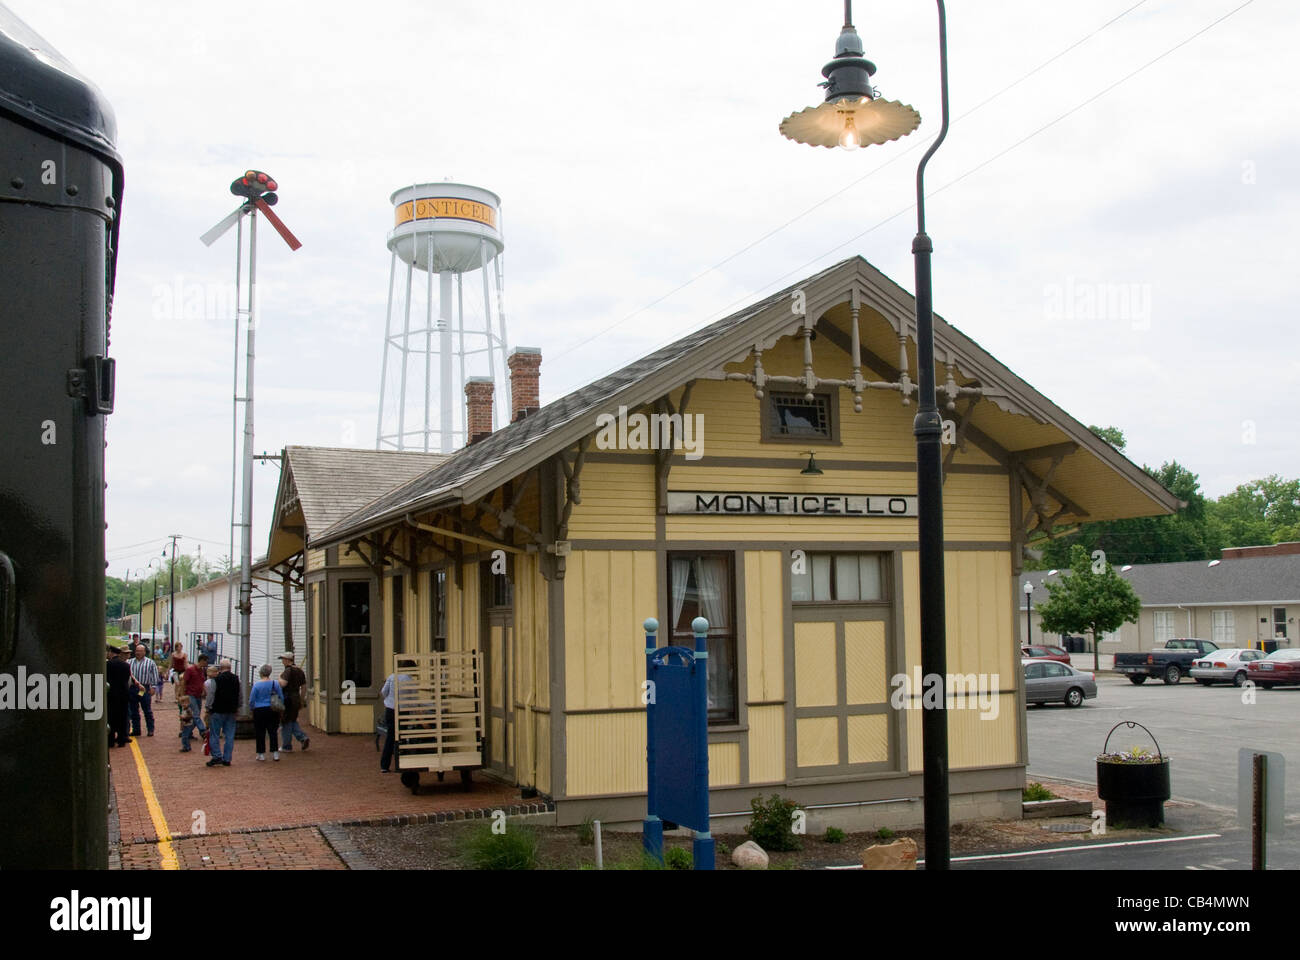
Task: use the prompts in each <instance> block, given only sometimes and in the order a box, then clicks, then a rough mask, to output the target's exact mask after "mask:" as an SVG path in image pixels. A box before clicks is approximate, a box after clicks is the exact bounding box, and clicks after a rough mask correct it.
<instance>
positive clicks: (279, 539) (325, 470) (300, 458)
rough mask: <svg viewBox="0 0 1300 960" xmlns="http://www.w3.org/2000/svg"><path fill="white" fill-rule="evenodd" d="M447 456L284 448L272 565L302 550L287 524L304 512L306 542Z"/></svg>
mask: <svg viewBox="0 0 1300 960" xmlns="http://www.w3.org/2000/svg"><path fill="white" fill-rule="evenodd" d="M448 456H449V455H448V454H445V453H421V452H416V451H412V450H357V449H351V448H347V447H300V446H291V447H285V448H284V460H283V462H282V467H283V470H282V471H281V474H280V488H279V490H278V491H277V493H276V498H275V515H274V516H273V517H272V520H271V541H270V547H269V549H268V551H267V560H268V562H269V564H270V565H271V566H274V565H275V564H277V563H280V562H282V561H283V560H284V559H286V558H287V557H289V556H292V555H293V554H294V553H296V552H297V551H298V550H300V549H302V544H301V543H300V544H294V543H293V542H291V541H292V540H293V539H294V538H292V537H286V536H285V528H284V522H285V521H286V520H287V519H288V518H289V517H292V516H293V515H294V513H295V511H297V510H301V512H302V517H303V525H304V527H305V529H304V531H303V536H302V541H303V542H304V543H305V542H310V538H311V537H312V536H314V535H315V534H317V533H319V532H321V531H323V530H326V529H327V528H329V527H330V526H332V525H334V524H336V523H338V522H339V521H340V520H343V519H344V518H346V517H348V516H350V515H351V514H353V513H355V512H356V511H357V510H359V509H361V508H362V507H364V506H365V505H366V504H367V503H369V502H370V501H372V500H374V499H375V498H376V497H377V496H380V495H381V494H383V493H384V492H385V491H387V490H391V489H392V488H393V487H395V486H398V485H400V484H403V483H406V482H407V481H409V480H412V479H414V478H416V477H419V476H422V475H424V474H426V473H428V471H429V470H431V469H432V468H434V467H436V466H437V465H438V464H440V463H442V462H443V461H445V460H447V459H448Z"/></svg>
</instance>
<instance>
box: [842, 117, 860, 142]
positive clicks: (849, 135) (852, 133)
mask: <svg viewBox="0 0 1300 960" xmlns="http://www.w3.org/2000/svg"><path fill="white" fill-rule="evenodd" d="M840 146H841V147H843V148H844V149H845V150H856V149H858V147H860V146H862V139H861V138H860V137H859V136H858V128H857V127H855V126H854V125H853V117H852V116H848V117H845V118H844V129H843V130H842V131H840Z"/></svg>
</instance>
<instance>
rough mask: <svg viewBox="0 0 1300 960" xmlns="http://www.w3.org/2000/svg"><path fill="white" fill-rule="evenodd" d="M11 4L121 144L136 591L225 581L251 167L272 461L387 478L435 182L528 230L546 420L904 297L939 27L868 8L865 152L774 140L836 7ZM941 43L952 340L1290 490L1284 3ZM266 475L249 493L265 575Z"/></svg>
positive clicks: (528, 327)
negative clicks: (447, 182) (368, 465)
mask: <svg viewBox="0 0 1300 960" xmlns="http://www.w3.org/2000/svg"><path fill="white" fill-rule="evenodd" d="M6 2H7V3H8V4H9V6H10V7H11V8H12V9H13V10H14V11H15V13H17V14H18V15H19V16H20V17H22V18H23V19H24V20H26V21H27V22H28V23H29V24H30V25H31V26H32V27H33V28H34V29H35V30H36V31H37V32H38V33H40V34H42V35H43V36H44V37H45V38H46V39H47V40H48V41H49V42H50V43H51V44H52V45H53V46H54V47H55V48H56V49H58V50H60V51H61V52H62V53H63V54H64V55H65V56H66V57H68V59H70V60H71V61H72V62H73V63H74V64H75V65H76V66H77V67H78V69H79V70H81V71H82V72H83V73H84V74H85V75H86V76H87V77H89V78H90V79H91V80H93V81H94V82H95V83H96V84H97V85H98V86H99V87H100V89H101V90H102V91H103V92H104V94H105V95H106V96H107V98H108V100H109V101H110V102H111V103H112V105H113V107H114V109H115V110H116V113H117V121H118V129H119V145H120V148H121V152H122V154H123V156H124V158H125V163H126V195H125V202H124V209H123V221H122V238H121V255H120V259H119V261H118V275H117V291H118V292H117V299H116V305H115V310H114V317H113V338H112V347H111V350H112V353H113V355H114V356H116V358H117V362H118V392H117V397H118V401H117V410H116V412H115V413H114V414H113V415H112V417H111V418H110V420H109V427H108V430H109V433H108V442H109V446H108V483H109V487H108V520H109V529H108V551H109V552H108V556H109V561H110V572H111V573H113V574H114V575H117V576H122V575H123V574H124V573H125V571H126V570H127V568H128V566H129V567H132V568H135V567H138V566H142V565H143V564H145V563H147V562H148V560H149V559H150V557H151V556H157V555H158V553H159V551H160V550H161V547H162V544H163V541H164V540H165V538H166V536H167V535H168V534H171V533H180V534H183V535H184V539H182V540H181V543H180V549H181V550H184V551H186V552H193V551H194V549H195V548H196V547H197V546H198V545H199V544H202V552H203V555H204V556H205V557H209V558H212V559H216V558H217V557H219V556H223V555H225V554H226V553H227V552H228V546H227V545H228V539H229V534H228V530H229V526H228V525H229V510H230V469H231V441H232V437H231V403H230V397H231V373H232V362H233V345H234V344H233V337H232V325H231V317H230V313H229V309H228V308H229V306H230V296H229V292H230V290H231V288H232V285H233V280H234V234H233V232H232V233H231V234H229V235H228V236H227V238H225V239H224V240H223V241H221V242H218V243H217V244H216V245H215V246H213V247H212V248H211V249H209V248H206V247H204V246H203V245H202V244H201V243H200V242H199V240H198V237H199V234H201V233H203V232H204V231H205V230H206V229H207V228H208V227H210V226H211V225H212V224H214V223H215V222H216V221H218V220H219V219H221V217H223V216H224V215H225V214H227V213H229V212H230V211H231V210H233V209H234V206H235V198H233V197H232V196H231V195H230V193H229V192H228V185H229V183H230V181H231V180H232V179H233V178H234V177H235V176H237V175H238V174H240V173H241V172H242V171H243V170H244V169H246V168H248V167H254V168H257V169H261V170H266V171H267V172H269V173H270V174H271V175H272V176H274V177H275V178H276V179H277V180H278V181H279V183H280V198H281V199H280V204H279V206H278V207H277V208H276V210H277V212H278V213H279V214H280V215H281V217H283V219H284V220H285V221H286V222H287V223H288V224H289V226H290V227H291V228H292V229H293V230H294V232H295V233H296V234H297V235H298V237H299V238H300V239H301V240H302V242H303V247H302V249H301V250H299V251H298V252H297V253H290V252H289V250H288V249H287V248H286V247H285V246H284V245H283V244H281V243H280V242H279V240H278V239H276V238H275V237H274V235H272V234H271V233H270V232H269V231H265V232H263V233H262V235H261V237H260V238H259V239H262V240H263V242H262V243H261V244H260V246H261V254H260V256H259V278H260V280H261V282H262V286H263V289H262V296H261V309H262V315H261V319H260V324H259V335H258V341H257V342H258V367H257V380H256V386H257V442H256V446H257V448H258V450H259V451H261V450H266V451H270V452H278V451H279V449H280V448H281V447H282V446H284V445H285V444H290V443H292V444H319V445H327V446H338V445H349V446H363V447H365V446H373V443H374V433H375V418H376V413H377V407H378V394H379V370H380V360H381V351H382V344H383V325H384V311H385V300H386V295H387V287H388V269H389V253H388V251H387V249H386V247H385V238H386V234H387V231H388V230H389V229H390V228H391V226H392V206H391V205H390V203H389V200H388V197H389V194H390V193H391V192H392V191H393V190H394V189H396V188H398V187H400V186H403V185H406V184H409V183H412V182H416V181H436V180H443V179H448V178H450V179H454V180H458V181H463V182H467V183H473V184H477V185H481V186H484V187H487V188H489V189H491V190H494V191H496V192H497V193H498V194H500V196H501V197H502V201H503V203H502V215H503V226H504V232H505V243H506V253H505V267H506V307H507V320H508V324H509V339H510V342H511V344H512V345H525V346H536V347H539V348H541V350H542V353H543V364H542V371H541V378H542V379H541V383H542V401H543V402H547V401H548V400H551V399H554V398H556V397H559V396H561V395H563V394H564V393H566V392H568V391H569V390H572V389H574V388H576V387H578V386H581V385H583V384H584V383H587V382H590V380H592V379H594V378H595V377H596V376H599V375H600V374H603V373H606V372H609V371H610V370H613V369H615V368H617V367H619V366H621V365H623V364H625V363H627V362H628V361H630V360H633V359H635V358H637V357H639V356H641V355H643V354H644V353H646V352H648V351H650V350H652V349H654V348H655V347H657V346H659V345H662V344H663V343H666V342H668V341H670V340H672V339H674V338H676V337H678V336H680V335H682V334H684V333H686V332H688V331H690V330H692V329H694V328H697V327H699V326H702V325H703V324H705V323H707V322H709V321H711V320H713V319H716V318H718V317H720V316H723V315H725V314H726V313H729V312H732V311H734V310H736V309H739V308H740V307H743V306H744V305H746V304H747V303H749V302H751V301H752V300H755V299H758V298H759V297H762V296H764V295H766V294H767V293H770V292H772V291H773V290H774V289H777V288H779V287H780V286H784V285H787V284H789V283H791V282H793V281H795V280H797V279H799V278H800V277H803V276H806V275H808V274H810V273H813V272H815V271H816V270H818V269H820V268H821V267H824V266H826V265H828V264H830V263H833V262H835V261H837V260H840V259H843V258H844V257H847V256H851V255H853V254H861V255H862V256H864V257H866V258H867V259H868V260H870V261H871V262H872V263H874V264H876V265H877V266H878V267H879V268H881V269H882V270H883V271H884V272H885V273H886V274H888V275H889V276H891V277H892V278H894V279H895V280H897V281H898V282H899V283H900V284H901V285H902V286H904V287H905V288H907V289H909V290H911V289H912V286H913V284H912V263H911V255H910V241H911V235H912V233H913V232H914V230H915V222H914V214H913V212H912V209H911V206H912V197H913V192H914V186H913V177H914V171H915V164H916V161H917V160H918V159H919V157H920V154H921V151H922V150H923V149H924V146H925V144H926V143H927V141H928V138H930V137H932V136H933V135H934V134H935V133H936V132H937V129H938V119H939V110H938V103H939V95H938V62H937V39H936V34H937V29H936V17H935V10H934V5H933V4H930V3H928V2H925V0H893V2H875V3H867V2H863V0H859V2H858V3H857V4H855V9H854V15H855V16H854V19H855V21H856V23H857V26H858V30H859V33H860V34H861V35H862V38H863V40H864V42H865V45H866V51H867V56H868V57H869V58H870V59H872V60H873V61H874V62H875V63H876V64H877V66H878V68H879V70H878V73H877V74H876V77H875V82H876V84H877V86H878V87H879V88H880V91H881V93H882V94H884V96H885V97H886V98H888V99H899V100H902V101H903V102H905V103H910V104H912V105H914V106H915V107H916V108H917V109H918V110H919V111H920V113H921V116H922V125H921V128H920V130H919V131H917V132H916V133H914V134H912V135H911V136H910V137H908V138H905V139H904V140H901V141H898V142H895V143H891V144H887V145H885V146H882V147H872V148H870V149H866V150H860V151H856V152H852V153H849V152H845V151H841V150H824V149H818V148H812V147H807V146H803V145H800V144H795V143H792V142H790V141H788V140H786V139H784V138H783V137H781V136H780V135H779V134H778V132H777V124H778V123H779V122H780V120H781V118H782V117H784V116H785V115H786V114H788V113H790V112H792V111H794V110H798V109H802V108H803V107H805V106H810V105H813V104H815V103H817V102H819V101H820V100H821V97H822V94H821V91H819V90H818V88H817V86H816V84H817V82H818V81H819V80H820V79H821V76H820V69H821V66H822V65H823V64H824V63H825V62H826V61H827V60H828V59H829V58H830V56H831V54H832V53H833V52H834V43H835V39H836V37H837V35H838V32H839V27H840V23H841V14H842V5H841V3H839V2H838V0H816V2H807V0H803V2H793V0H788V2H758V0H751V2H746V3H740V2H731V3H720V2H709V3H701V2H699V0H694V2H685V0H661V2H659V3H655V4H630V3H608V2H576V0H567V2H566V0H556V2H552V3H536V2H532V3H527V2H522V0H511V2H494V0H476V2H474V3H464V2H460V3H444V2H436V3H428V2H426V3H417V2H413V0H408V2H383V0H370V2H367V3H364V4H355V3H348V4H343V3H338V2H315V3H306V2H303V3H289V2H275V0H265V2H261V3H258V4H256V5H255V6H248V7H243V6H240V5H237V4H216V3H204V4H198V3H189V2H186V3H177V2H174V0H173V2H145V0H132V2H130V3H123V2H108V0H6ZM950 6H951V9H950V11H949V17H950V19H949V37H948V40H949V53H950V61H951V64H950V78H951V80H950V82H951V104H952V112H953V116H954V118H956V122H955V123H954V124H953V127H952V130H951V132H950V134H949V137H948V140H947V141H946V142H945V144H944V145H943V148H942V149H941V150H940V151H939V152H938V154H937V155H936V157H935V159H934V160H933V161H932V162H931V164H930V168H929V169H930V173H929V180H928V183H929V187H930V189H929V193H930V196H931V198H932V199H931V200H930V201H929V203H928V207H927V212H928V215H929V224H928V225H929V230H930V233H931V235H932V236H933V238H934V243H935V257H934V285H935V307H936V310H937V311H938V312H939V313H941V314H943V315H944V316H945V317H946V318H947V319H948V320H949V321H950V322H952V323H953V324H954V325H955V326H957V327H958V328H959V329H961V330H962V331H963V332H965V333H966V334H968V335H969V336H971V337H972V338H973V339H975V340H976V341H978V342H979V343H980V344H981V345H982V346H983V347H985V348H986V349H987V350H989V351H990V352H991V353H992V354H993V355H994V356H996V357H997V358H998V359H999V360H1001V361H1003V362H1004V363H1006V364H1007V365H1008V366H1009V367H1010V368H1011V369H1012V370H1014V371H1015V372H1016V373H1017V374H1019V375H1021V376H1022V377H1024V378H1025V379H1026V380H1027V381H1029V382H1030V383H1031V384H1033V385H1034V386H1035V387H1037V388H1038V389H1039V390H1041V391H1042V392H1043V393H1045V394H1046V395H1047V396H1048V397H1050V398H1051V399H1052V400H1054V401H1055V402H1057V403H1058V404H1060V405H1061V406H1062V407H1063V408H1064V409H1066V410H1067V411H1069V412H1070V413H1071V414H1072V415H1073V416H1075V417H1077V418H1078V419H1079V420H1081V421H1083V422H1084V423H1096V424H1103V425H1105V424H1111V425H1115V426H1118V427H1120V428H1121V429H1122V430H1123V431H1124V433H1125V435H1126V436H1127V438H1128V441H1129V447H1128V452H1129V454H1130V456H1131V457H1132V458H1133V459H1134V460H1135V461H1137V462H1138V463H1148V464H1152V465H1157V464H1159V463H1161V462H1163V461H1165V460H1168V459H1177V460H1179V461H1180V462H1181V463H1183V464H1184V465H1186V466H1187V467H1189V468H1190V469H1191V470H1193V471H1194V472H1195V473H1197V474H1199V476H1200V478H1201V483H1202V487H1203V489H1204V490H1205V492H1206V493H1207V494H1209V495H1211V496H1217V495H1220V494H1222V493H1225V492H1227V491H1228V490H1230V489H1232V488H1233V487H1234V486H1235V485H1236V484H1238V483H1241V482H1244V481H1246V480H1249V479H1252V478H1255V477H1257V476H1262V475H1265V474H1269V473H1281V474H1283V475H1289V476H1295V475H1296V474H1298V473H1300V428H1297V426H1296V419H1295V417H1294V414H1293V412H1292V409H1291V408H1292V403H1291V400H1292V396H1293V395H1292V391H1293V389H1294V385H1295V383H1296V382H1297V379H1300V357H1298V356H1297V351H1296V346H1297V339H1298V338H1297V335H1296V332H1295V323H1296V319H1295V313H1296V311H1295V302H1296V300H1297V294H1298V293H1300V279H1298V278H1300V271H1297V268H1296V264H1297V260H1298V257H1297V240H1296V236H1297V231H1296V229H1295V226H1294V224H1295V223H1296V222H1297V219H1300V177H1297V176H1296V174H1297V172H1298V168H1300V161H1297V156H1300V142H1298V141H1300V133H1298V131H1297V122H1296V120H1297V114H1296V106H1295V103H1296V84H1295V77H1294V70H1293V68H1292V66H1291V63H1292V58H1293V54H1294V51H1295V50H1296V49H1297V47H1300V29H1297V21H1300V17H1298V16H1297V14H1296V11H1295V8H1294V6H1293V5H1292V4H1290V3H1286V2H1282V0H1254V2H1247V3H1244V4H1243V3H1242V0H1147V2H1142V3H1136V0H1093V2H1089V3H1069V4H1067V3H1059V2H1058V3H1042V2H1030V0H1003V2H999V3H979V4H975V3H969V2H967V3H963V2H954V3H952V4H951V5H950ZM245 9H247V10H256V11H257V14H256V15H249V14H246V13H245V12H244V11H245ZM1234 11H1235V12H1234ZM1225 16H1226V19H1221V18H1224V17H1225ZM1220 20H1221V22H1218V23H1217V24H1216V23H1215V21H1220ZM1212 24H1213V26H1211V25H1212ZM1206 28H1209V29H1206ZM1201 31H1204V32H1203V33H1200V35H1199V36H1196V35H1197V34H1198V32H1201ZM1189 38H1190V39H1189ZM1071 48H1072V49H1071ZM1065 51H1068V52H1065ZM1063 52H1064V53H1063ZM1062 54H1063V55H1062ZM1166 54H1167V55H1166ZM1058 55H1059V56H1058ZM1162 55H1163V56H1162ZM1054 58H1055V59H1054ZM1048 61H1051V62H1050V63H1049V62H1048ZM1152 61H1155V62H1152ZM1045 63H1046V64H1047V65H1046V66H1043V65H1044V64H1045ZM1040 68H1041V69H1040ZM990 98H992V99H990ZM177 291H181V293H182V300H183V301H184V300H187V299H188V300H189V301H190V302H191V303H193V304H196V305H197V303H198V301H200V300H202V301H203V302H204V307H203V309H201V310H200V309H197V306H192V307H191V308H190V309H189V310H188V311H187V310H186V309H185V304H184V302H182V304H181V305H180V306H179V307H178V306H177V304H176V303H175V301H176V299H177V297H176V292H177ZM468 292H469V286H468V285H467V293H468ZM277 474H278V470H277V468H276V467H275V466H274V465H266V466H261V467H258V468H257V476H258V478H259V479H258V485H257V489H256V520H255V526H254V550H255V552H257V553H261V552H264V550H265V545H266V536H267V525H268V523H269V518H270V510H271V501H272V499H273V496H274V491H275V484H276V481H277ZM236 549H237V545H236Z"/></svg>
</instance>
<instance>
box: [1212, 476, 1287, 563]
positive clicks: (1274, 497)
mask: <svg viewBox="0 0 1300 960" xmlns="http://www.w3.org/2000/svg"><path fill="white" fill-rule="evenodd" d="M1208 532H1209V536H1210V538H1211V539H1212V540H1213V541H1214V542H1215V543H1216V545H1217V546H1219V547H1238V546H1250V545H1254V544H1267V543H1283V542H1284V541H1287V540H1296V539H1300V479H1297V480H1284V479H1283V478H1281V477H1279V476H1278V475H1277V474H1272V475H1271V476H1267V477H1265V478H1263V479H1262V480H1252V481H1251V482H1250V483H1243V484H1241V485H1240V486H1239V487H1237V489H1236V490H1233V491H1232V492H1231V493H1225V494H1224V495H1223V496H1221V497H1220V498H1219V499H1218V500H1216V501H1214V502H1213V503H1212V504H1210V508H1209V510H1208Z"/></svg>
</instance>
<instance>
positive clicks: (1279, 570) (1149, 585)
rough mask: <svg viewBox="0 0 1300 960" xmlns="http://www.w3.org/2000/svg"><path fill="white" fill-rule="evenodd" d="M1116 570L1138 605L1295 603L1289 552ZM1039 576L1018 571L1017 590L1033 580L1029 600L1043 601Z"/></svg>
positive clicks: (1298, 560)
mask: <svg viewBox="0 0 1300 960" xmlns="http://www.w3.org/2000/svg"><path fill="white" fill-rule="evenodd" d="M1116 573H1118V574H1119V575H1120V576H1121V577H1123V578H1124V579H1125V580H1127V581H1128V582H1129V583H1130V584H1131V585H1132V587H1133V592H1134V593H1136V594H1137V595H1138V597H1139V598H1140V599H1141V600H1142V606H1144V607H1164V606H1183V607H1195V606H1210V605H1217V606H1224V605H1228V604H1238V603H1244V604H1259V605H1263V606H1268V605H1272V604H1284V603H1300V556H1295V555H1292V556H1274V557H1267V556H1266V557H1247V558H1242V559H1239V560H1222V561H1220V562H1219V563H1217V564H1215V565H1214V566H1210V561H1208V560H1188V561H1183V562H1179V563H1140V564H1134V565H1133V566H1132V567H1130V568H1129V569H1128V570H1123V569H1121V568H1116ZM1058 576H1059V575H1058ZM1045 579H1047V571H1046V570H1035V571H1033V572H1032V573H1027V574H1025V575H1024V576H1022V577H1021V578H1020V590H1021V593H1020V596H1021V597H1023V596H1024V589H1025V588H1024V584H1025V582H1026V581H1028V582H1030V583H1032V584H1033V585H1034V593H1033V602H1034V604H1035V605H1037V604H1038V603H1041V602H1046V600H1047V591H1046V590H1045V589H1044V588H1043V581H1044V580H1045ZM1022 603H1023V601H1022Z"/></svg>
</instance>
